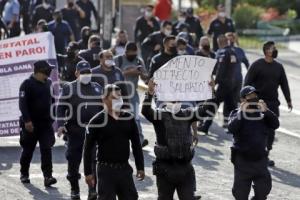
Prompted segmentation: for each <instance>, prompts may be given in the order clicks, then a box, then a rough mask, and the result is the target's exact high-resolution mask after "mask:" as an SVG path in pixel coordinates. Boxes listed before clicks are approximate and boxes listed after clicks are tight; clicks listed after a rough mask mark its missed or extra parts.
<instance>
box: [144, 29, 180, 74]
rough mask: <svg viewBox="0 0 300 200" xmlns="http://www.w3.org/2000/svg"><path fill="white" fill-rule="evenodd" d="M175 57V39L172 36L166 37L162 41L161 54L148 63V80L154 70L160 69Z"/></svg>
mask: <svg viewBox="0 0 300 200" xmlns="http://www.w3.org/2000/svg"><path fill="white" fill-rule="evenodd" d="M176 56H177V47H176V37H175V36H173V35H170V36H167V37H166V38H165V39H164V41H163V50H162V51H161V53H159V54H157V55H156V56H154V57H153V58H152V60H151V63H150V69H149V78H152V77H153V74H154V72H155V71H156V70H158V69H159V68H161V67H162V66H163V65H164V64H166V63H167V62H168V61H169V60H171V59H172V58H175V57H176Z"/></svg>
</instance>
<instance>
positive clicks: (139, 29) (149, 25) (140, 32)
mask: <svg viewBox="0 0 300 200" xmlns="http://www.w3.org/2000/svg"><path fill="white" fill-rule="evenodd" d="M158 30H159V22H158V20H157V19H156V18H155V17H153V6H152V5H147V6H146V7H145V10H144V15H143V16H140V17H139V18H137V19H136V23H135V28H134V41H135V42H136V43H137V44H139V45H140V44H142V42H143V41H144V39H145V38H146V37H147V36H148V35H150V34H151V33H153V32H154V31H158Z"/></svg>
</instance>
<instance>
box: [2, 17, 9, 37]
mask: <svg viewBox="0 0 300 200" xmlns="http://www.w3.org/2000/svg"><path fill="white" fill-rule="evenodd" d="M2 30H4V34H3V35H2ZM8 35H9V33H8V29H7V26H6V24H5V23H4V21H3V20H2V17H0V40H2V39H5V38H6V37H8Z"/></svg>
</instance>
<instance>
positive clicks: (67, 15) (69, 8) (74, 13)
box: [61, 0, 85, 41]
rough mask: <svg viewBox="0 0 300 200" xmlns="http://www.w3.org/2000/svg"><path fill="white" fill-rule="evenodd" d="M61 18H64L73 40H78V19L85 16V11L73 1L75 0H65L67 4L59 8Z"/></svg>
mask: <svg viewBox="0 0 300 200" xmlns="http://www.w3.org/2000/svg"><path fill="white" fill-rule="evenodd" d="M61 12H62V16H63V19H64V20H66V21H67V22H68V23H69V25H70V27H71V29H72V31H73V34H74V37H75V40H76V41H78V40H80V29H81V28H80V25H79V20H80V19H81V18H84V17H85V12H84V11H83V10H82V9H81V8H80V7H79V6H78V5H77V4H76V3H75V0H67V4H66V5H65V7H64V8H63V9H62V10H61Z"/></svg>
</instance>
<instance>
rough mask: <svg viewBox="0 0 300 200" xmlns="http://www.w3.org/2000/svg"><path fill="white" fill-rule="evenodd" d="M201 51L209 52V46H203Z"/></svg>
mask: <svg viewBox="0 0 300 200" xmlns="http://www.w3.org/2000/svg"><path fill="white" fill-rule="evenodd" d="M202 49H203V50H205V51H210V46H209V45H203V46H202Z"/></svg>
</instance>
